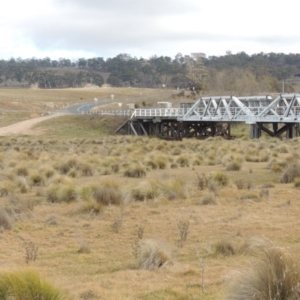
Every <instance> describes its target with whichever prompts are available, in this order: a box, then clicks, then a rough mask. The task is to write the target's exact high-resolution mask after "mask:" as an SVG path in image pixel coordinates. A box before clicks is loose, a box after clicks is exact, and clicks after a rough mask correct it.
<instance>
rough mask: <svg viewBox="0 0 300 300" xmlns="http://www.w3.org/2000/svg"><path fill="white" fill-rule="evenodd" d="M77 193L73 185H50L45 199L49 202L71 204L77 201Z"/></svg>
mask: <svg viewBox="0 0 300 300" xmlns="http://www.w3.org/2000/svg"><path fill="white" fill-rule="evenodd" d="M77 196H78V195H77V191H76V188H75V185H74V184H73V183H65V184H59V183H57V184H55V183H52V184H50V185H49V186H48V187H47V189H46V198H47V200H48V201H49V202H52V203H59V202H67V203H69V202H72V201H76V200H77Z"/></svg>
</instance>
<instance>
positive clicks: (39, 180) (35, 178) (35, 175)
mask: <svg viewBox="0 0 300 300" xmlns="http://www.w3.org/2000/svg"><path fill="white" fill-rule="evenodd" d="M29 179H30V182H31V184H32V185H34V186H41V185H44V183H45V179H44V177H43V175H42V174H41V173H40V172H39V171H35V170H34V171H32V172H31V173H30V175H29Z"/></svg>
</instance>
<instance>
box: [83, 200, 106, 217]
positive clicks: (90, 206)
mask: <svg viewBox="0 0 300 300" xmlns="http://www.w3.org/2000/svg"><path fill="white" fill-rule="evenodd" d="M103 211H104V209H103V205H102V204H101V203H98V202H96V201H95V200H89V201H85V202H83V203H81V205H80V207H79V209H78V213H83V214H89V215H99V214H101V213H102V212H103Z"/></svg>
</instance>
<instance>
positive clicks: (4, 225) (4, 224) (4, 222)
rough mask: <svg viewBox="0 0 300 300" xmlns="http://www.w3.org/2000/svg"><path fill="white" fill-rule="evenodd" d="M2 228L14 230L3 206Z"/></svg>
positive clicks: (1, 215)
mask: <svg viewBox="0 0 300 300" xmlns="http://www.w3.org/2000/svg"><path fill="white" fill-rule="evenodd" d="M0 227H2V228H4V229H8V230H9V229H11V228H12V219H11V217H10V216H9V215H8V213H7V211H6V209H5V208H4V207H3V206H0ZM0 299H1V298H0Z"/></svg>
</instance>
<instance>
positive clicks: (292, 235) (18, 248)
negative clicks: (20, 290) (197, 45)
mask: <svg viewBox="0 0 300 300" xmlns="http://www.w3.org/2000/svg"><path fill="white" fill-rule="evenodd" d="M299 146H300V140H299V139H293V140H287V141H279V140H277V139H261V140H247V139H236V140H232V141H226V140H223V139H220V138H209V139H207V140H205V141H200V140H184V141H182V142H175V141H170V142H167V141H162V140H159V139H156V138H141V137H129V136H101V137H98V138H86V139H84V138H73V139H71V138H69V139H66V138H64V139H55V138H51V139H49V138H44V137H32V138H28V137H14V138H1V140H0V148H1V155H0V166H1V174H0V176H1V183H0V196H1V198H0V201H1V208H0V227H1V232H0V241H1V248H0V264H1V272H3V271H15V270H19V269H20V268H21V269H23V268H28V267H30V268H33V269H35V270H37V271H38V273H39V274H40V275H42V276H43V277H45V278H47V280H49V281H50V282H51V283H53V284H54V285H55V286H56V287H58V288H59V289H61V290H63V291H65V292H66V293H67V296H65V298H63V299H114V300H118V299H147V300H148V299H225V298H226V297H227V299H246V298H242V297H235V298H234V297H233V296H232V297H231V296H228V293H229V292H230V288H231V284H233V283H235V282H237V281H236V280H237V278H240V277H241V275H239V274H240V273H239V272H240V271H242V270H243V269H244V268H245V267H246V266H249V265H250V264H252V263H253V260H255V259H256V258H257V257H259V255H260V254H259V253H261V252H264V251H267V250H266V249H269V248H268V247H269V246H270V244H272V245H274V246H278V247H280V248H282V249H283V251H284V252H287V253H290V254H291V255H293V256H294V257H295V261H297V260H299V250H298V249H299V243H300V239H299V236H300V235H299V231H300V227H298V225H299V213H300V204H299V201H300V199H299V189H298V188H297V186H299V179H298V184H297V178H298V177H300V172H299V171H300V166H299V165H298V162H299ZM297 172H299V174H298V173H297ZM284 178H288V179H284ZM280 181H288V183H280ZM0 290H1V285H0ZM228 297H229V298H228ZM55 299H56V298H55ZM255 299H256V298H255ZM257 299H260V298H257ZM261 299H265V298H261ZM266 299H267V298H266ZM274 299H288V298H282V297H281V298H274ZM295 299H296V298H295Z"/></svg>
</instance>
